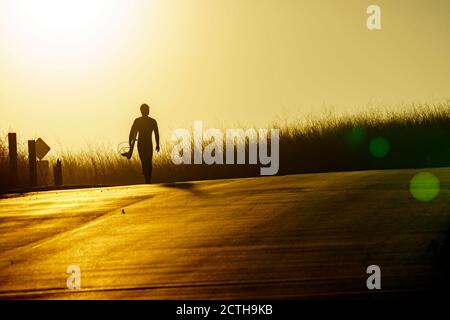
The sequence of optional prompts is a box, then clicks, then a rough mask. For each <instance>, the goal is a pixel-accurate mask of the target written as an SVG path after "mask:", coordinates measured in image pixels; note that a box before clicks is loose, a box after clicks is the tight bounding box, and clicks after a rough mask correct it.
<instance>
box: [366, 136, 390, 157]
mask: <svg viewBox="0 0 450 320" xmlns="http://www.w3.org/2000/svg"><path fill="white" fill-rule="evenodd" d="M390 150H391V146H390V144H389V141H387V140H386V139H385V138H382V137H378V138H374V139H372V141H370V145H369V151H370V153H371V154H372V155H373V156H374V157H376V158H383V157H385V156H386V155H387V154H388V153H389V151H390Z"/></svg>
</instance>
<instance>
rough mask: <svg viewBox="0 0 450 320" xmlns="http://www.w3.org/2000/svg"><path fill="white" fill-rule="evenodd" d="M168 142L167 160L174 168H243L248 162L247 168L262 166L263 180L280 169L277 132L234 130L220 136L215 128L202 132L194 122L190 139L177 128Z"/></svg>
mask: <svg viewBox="0 0 450 320" xmlns="http://www.w3.org/2000/svg"><path fill="white" fill-rule="evenodd" d="M171 139H172V141H173V142H174V143H175V145H174V147H173V149H172V152H171V154H170V157H171V159H172V162H173V163H174V164H176V165H180V164H203V163H205V164H208V165H211V164H246V159H248V164H258V162H259V164H261V166H262V167H261V169H260V174H261V175H265V176H267V175H275V174H277V173H278V169H279V166H280V157H279V154H280V150H279V145H280V132H279V129H270V130H268V129H258V130H256V129H253V128H250V129H247V130H245V129H242V128H234V129H226V130H225V132H223V131H222V130H220V129H215V128H209V129H206V130H203V122H202V121H194V129H193V134H192V135H191V132H190V131H189V130H188V129H184V128H181V129H176V130H174V131H173V132H172V137H171ZM224 141H225V155H224ZM269 143H270V151H269V147H268V145H269ZM246 146H248V148H246ZM235 149H236V157H235ZM246 149H248V157H246ZM192 151H193V152H192ZM192 154H193V159H192Z"/></svg>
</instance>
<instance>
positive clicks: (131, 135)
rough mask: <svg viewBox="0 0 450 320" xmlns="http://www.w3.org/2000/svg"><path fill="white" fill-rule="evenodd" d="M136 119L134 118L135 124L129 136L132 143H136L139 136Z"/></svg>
mask: <svg viewBox="0 0 450 320" xmlns="http://www.w3.org/2000/svg"><path fill="white" fill-rule="evenodd" d="M136 127H137V126H136V120H134V122H133V125H132V126H131V130H130V135H129V137H128V143H129V144H130V147H131V145H132V144H133V143H134V140H135V139H136V136H137V128H136Z"/></svg>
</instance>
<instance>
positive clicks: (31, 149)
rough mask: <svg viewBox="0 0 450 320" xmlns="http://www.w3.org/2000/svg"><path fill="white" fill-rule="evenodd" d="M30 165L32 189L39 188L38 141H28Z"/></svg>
mask: <svg viewBox="0 0 450 320" xmlns="http://www.w3.org/2000/svg"><path fill="white" fill-rule="evenodd" d="M28 164H29V168H30V187H36V186H37V165H36V141H34V140H28Z"/></svg>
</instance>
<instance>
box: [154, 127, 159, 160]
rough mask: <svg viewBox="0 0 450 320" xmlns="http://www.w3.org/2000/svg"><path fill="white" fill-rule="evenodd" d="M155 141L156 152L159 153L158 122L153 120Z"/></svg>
mask: <svg viewBox="0 0 450 320" xmlns="http://www.w3.org/2000/svg"><path fill="white" fill-rule="evenodd" d="M155 140H156V151H157V152H159V131H158V122H156V120H155Z"/></svg>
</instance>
